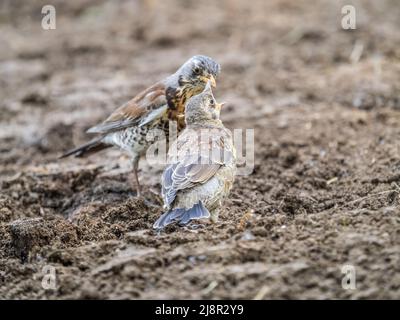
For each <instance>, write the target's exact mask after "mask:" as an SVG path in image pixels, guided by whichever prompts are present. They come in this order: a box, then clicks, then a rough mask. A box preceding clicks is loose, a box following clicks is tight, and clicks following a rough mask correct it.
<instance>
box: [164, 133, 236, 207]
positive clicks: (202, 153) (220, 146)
mask: <svg viewBox="0 0 400 320" xmlns="http://www.w3.org/2000/svg"><path fill="white" fill-rule="evenodd" d="M195 139H196V138H195ZM207 140H208V139H206V141H205V142H197V146H196V148H193V145H195V144H196V142H195V141H194V140H193V136H185V135H182V137H178V141H177V146H178V158H177V159H175V161H174V163H172V164H171V165H169V166H168V167H167V168H166V169H165V171H164V173H163V177H162V194H163V197H164V201H165V204H166V205H167V206H170V205H171V204H172V202H173V201H174V200H175V197H176V194H177V192H178V191H179V190H184V189H189V188H192V187H194V186H196V185H199V184H203V183H205V182H207V181H208V180H209V179H211V178H212V177H213V176H214V175H215V174H216V173H217V171H218V170H219V169H220V168H221V166H223V165H224V164H225V163H226V161H228V160H229V157H232V156H233V155H232V150H229V149H226V148H225V144H224V139H223V138H222V137H218V136H217V137H216V136H214V137H213V139H212V140H213V141H207ZM218 154H219V155H220V156H217V155H218Z"/></svg>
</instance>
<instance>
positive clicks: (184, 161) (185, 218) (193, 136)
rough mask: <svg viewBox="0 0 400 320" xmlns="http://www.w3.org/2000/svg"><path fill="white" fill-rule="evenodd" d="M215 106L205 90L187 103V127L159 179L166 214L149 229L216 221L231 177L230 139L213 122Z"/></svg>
mask: <svg viewBox="0 0 400 320" xmlns="http://www.w3.org/2000/svg"><path fill="white" fill-rule="evenodd" d="M221 106H222V105H221V104H217V103H216V102H215V99H214V97H213V95H212V91H211V87H210V86H207V87H206V88H205V90H204V91H203V92H202V93H201V94H199V95H197V96H195V97H193V98H191V99H190V100H189V102H188V104H187V106H186V115H185V120H186V124H187V126H186V128H185V129H184V130H183V132H182V133H181V134H180V136H179V137H178V138H177V140H176V141H175V142H174V144H173V145H172V146H171V148H170V150H169V153H168V161H169V163H170V165H169V166H168V167H167V168H166V169H165V171H164V174H163V178H162V195H163V198H164V205H165V208H166V209H167V212H165V213H164V214H163V215H162V216H161V217H160V218H159V219H158V220H157V221H156V222H155V223H154V228H155V229H162V228H164V227H165V226H167V225H168V224H170V223H174V222H177V223H179V224H182V225H185V224H187V223H189V222H190V221H191V220H194V219H203V218H211V220H212V221H213V222H216V221H217V220H218V213H219V210H220V207H221V205H222V202H223V200H224V199H225V198H226V197H227V196H228V194H229V191H230V189H231V187H232V185H233V181H234V177H235V173H236V165H235V162H236V152H235V148H234V146H233V141H232V137H231V134H230V132H229V130H227V129H226V128H225V127H224V125H223V124H222V122H221V120H220V119H219V114H220V110H221Z"/></svg>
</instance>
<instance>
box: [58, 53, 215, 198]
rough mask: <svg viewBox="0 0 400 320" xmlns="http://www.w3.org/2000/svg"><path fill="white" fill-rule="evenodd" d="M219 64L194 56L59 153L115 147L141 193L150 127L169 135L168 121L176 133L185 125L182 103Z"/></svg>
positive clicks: (84, 153)
mask: <svg viewBox="0 0 400 320" xmlns="http://www.w3.org/2000/svg"><path fill="white" fill-rule="evenodd" d="M220 70H221V67H220V65H219V64H218V63H217V62H215V61H214V60H213V59H211V58H210V57H207V56H203V55H196V56H193V57H192V58H190V59H189V60H188V61H187V62H185V63H184V64H183V65H182V66H181V67H180V68H179V69H178V70H177V71H176V72H175V73H174V74H172V75H170V76H169V77H167V78H165V79H164V80H161V81H160V82H157V83H155V84H154V85H152V86H151V87H149V88H147V89H146V90H144V91H142V92H141V93H139V94H138V95H137V96H135V97H134V98H133V99H132V100H130V101H128V102H127V103H125V104H124V105H122V106H121V107H119V108H118V109H116V110H115V111H114V112H113V113H112V114H111V115H110V116H109V117H108V118H107V119H106V120H105V121H104V122H102V123H100V124H99V125H97V126H94V127H92V128H90V129H89V130H88V131H87V132H88V133H93V134H96V135H97V136H96V137H95V138H94V139H92V140H91V141H89V142H88V143H86V144H83V145H81V146H79V147H77V148H75V149H72V150H70V151H68V152H66V153H65V154H64V155H62V156H61V157H60V158H64V157H67V156H70V155H75V156H76V157H84V156H88V155H90V154H93V153H96V152H98V151H100V150H103V149H106V148H109V147H111V146H117V147H119V148H121V149H123V150H125V151H126V152H128V153H129V154H130V156H131V158H132V166H133V177H134V183H135V185H136V191H137V196H140V195H141V186H140V183H139V179H138V165H139V159H140V158H141V157H142V156H143V155H144V154H145V152H146V150H147V149H148V147H149V146H150V145H151V144H152V141H151V139H147V138H146V136H147V134H148V132H149V130H151V129H161V130H163V131H164V132H165V133H166V136H168V130H169V121H176V122H177V129H178V132H179V131H181V130H182V129H183V128H184V126H185V123H184V113H185V103H186V101H187V100H188V99H189V98H191V97H192V96H194V95H196V94H198V93H200V92H202V91H203V89H204V88H205V86H206V84H207V83H208V82H209V81H210V82H211V84H212V85H213V86H216V82H215V79H216V78H217V76H218V74H219V73H220Z"/></svg>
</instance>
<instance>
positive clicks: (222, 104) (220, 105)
mask: <svg viewBox="0 0 400 320" xmlns="http://www.w3.org/2000/svg"><path fill="white" fill-rule="evenodd" d="M224 105H226V102H221V103H217V108H218V109H219V110H221V109H222V107H223V106H224Z"/></svg>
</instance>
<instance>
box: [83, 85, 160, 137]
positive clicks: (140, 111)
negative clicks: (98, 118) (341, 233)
mask: <svg viewBox="0 0 400 320" xmlns="http://www.w3.org/2000/svg"><path fill="white" fill-rule="evenodd" d="M166 111H167V98H166V95H165V86H164V85H163V84H162V83H158V84H156V85H154V86H152V87H150V88H148V89H147V90H145V91H143V92H141V93H140V94H138V95H137V96H136V97H134V98H133V99H132V100H130V101H128V102H127V103H125V104H123V105H122V106H121V107H119V108H118V109H117V110H115V111H114V112H113V113H112V114H111V115H110V116H109V117H108V118H107V119H106V120H105V121H104V122H103V123H101V124H99V125H97V126H94V127H92V128H90V129H89V130H88V131H87V132H89V133H101V134H107V133H110V132H114V131H119V130H122V129H125V128H128V127H131V126H135V125H139V124H140V125H144V124H148V123H150V122H152V121H155V120H157V119H159V118H160V117H162V116H163V115H164V113H165V112H166Z"/></svg>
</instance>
